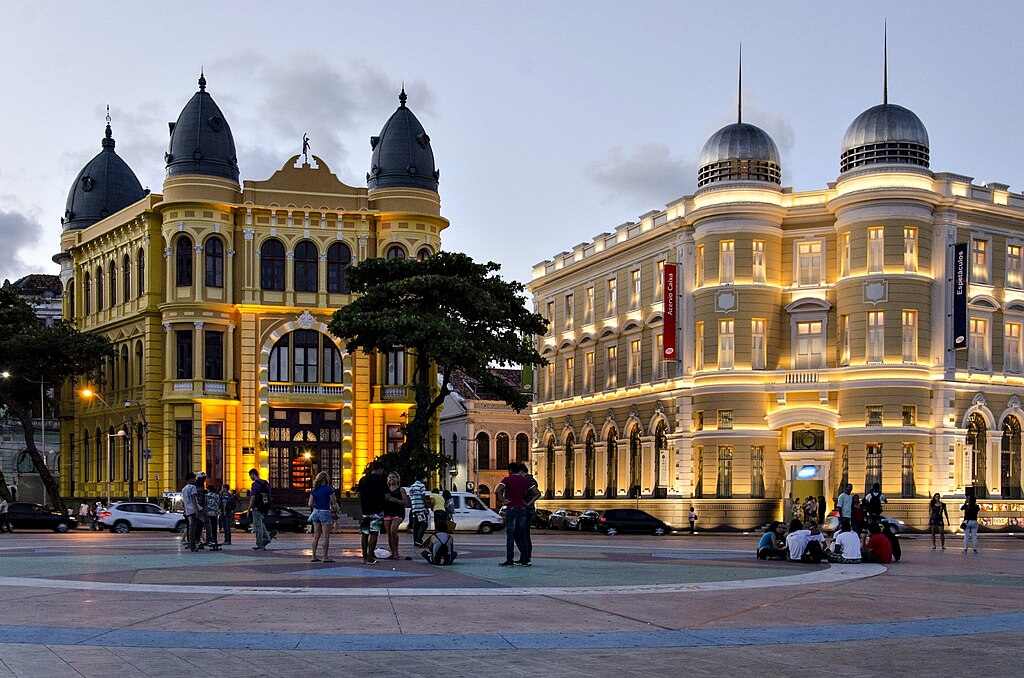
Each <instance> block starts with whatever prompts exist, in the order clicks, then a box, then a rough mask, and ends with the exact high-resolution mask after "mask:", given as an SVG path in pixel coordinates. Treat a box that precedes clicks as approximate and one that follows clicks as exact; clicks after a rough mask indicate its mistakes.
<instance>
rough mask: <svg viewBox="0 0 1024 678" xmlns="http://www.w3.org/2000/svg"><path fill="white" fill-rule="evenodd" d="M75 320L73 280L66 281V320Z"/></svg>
mask: <svg viewBox="0 0 1024 678" xmlns="http://www.w3.org/2000/svg"><path fill="white" fill-rule="evenodd" d="M74 319H75V279H74V278H71V279H70V280H68V320H74Z"/></svg>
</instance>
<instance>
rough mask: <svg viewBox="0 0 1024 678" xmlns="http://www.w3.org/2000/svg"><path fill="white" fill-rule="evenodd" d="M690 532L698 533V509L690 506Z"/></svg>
mask: <svg viewBox="0 0 1024 678" xmlns="http://www.w3.org/2000/svg"><path fill="white" fill-rule="evenodd" d="M690 534H697V509H695V508H693V507H692V506H691V507H690Z"/></svg>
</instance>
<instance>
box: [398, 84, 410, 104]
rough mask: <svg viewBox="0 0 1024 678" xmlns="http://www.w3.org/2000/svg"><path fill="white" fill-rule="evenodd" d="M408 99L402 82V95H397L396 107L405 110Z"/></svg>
mask: <svg viewBox="0 0 1024 678" xmlns="http://www.w3.org/2000/svg"><path fill="white" fill-rule="evenodd" d="M408 98H409V97H408V96H406V94H405V81H404V80H403V81H402V93H401V94H399V95H398V105H399V107H401V108H405V102H406V100H407V99H408Z"/></svg>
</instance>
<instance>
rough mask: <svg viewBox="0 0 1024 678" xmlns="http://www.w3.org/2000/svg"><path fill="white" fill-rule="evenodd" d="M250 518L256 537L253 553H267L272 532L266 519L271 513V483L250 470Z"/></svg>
mask: <svg viewBox="0 0 1024 678" xmlns="http://www.w3.org/2000/svg"><path fill="white" fill-rule="evenodd" d="M249 479H250V480H252V486H251V487H250V488H249V498H250V499H249V517H250V519H251V520H252V532H253V534H254V535H256V545H255V546H253V547H252V550H253V551H266V550H267V545H268V544H269V543H270V532H268V531H267V525H266V522H265V521H266V518H267V512H268V511H270V483H268V482H267V481H266V480H263V479H262V478H260V472H259V471H257V470H256V469H254V468H253V469H249Z"/></svg>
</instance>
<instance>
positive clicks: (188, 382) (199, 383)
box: [170, 379, 235, 396]
mask: <svg viewBox="0 0 1024 678" xmlns="http://www.w3.org/2000/svg"><path fill="white" fill-rule="evenodd" d="M170 389H171V391H172V392H173V393H202V394H208V395H226V396H234V394H235V386H234V382H233V381H213V380H206V379H177V380H175V381H173V382H171V387H170Z"/></svg>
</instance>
